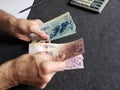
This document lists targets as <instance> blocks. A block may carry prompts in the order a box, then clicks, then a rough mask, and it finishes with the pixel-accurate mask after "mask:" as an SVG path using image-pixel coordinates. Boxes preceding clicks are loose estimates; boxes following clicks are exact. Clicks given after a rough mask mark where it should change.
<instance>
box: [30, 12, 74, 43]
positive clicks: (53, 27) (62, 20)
mask: <svg viewBox="0 0 120 90" xmlns="http://www.w3.org/2000/svg"><path fill="white" fill-rule="evenodd" d="M39 28H40V30H42V31H44V32H46V33H47V34H49V36H50V40H55V39H59V38H62V37H65V36H68V35H71V34H75V33H76V26H75V24H74V21H73V19H72V17H71V15H70V13H69V12H66V13H64V14H63V15H61V16H58V17H56V18H55V19H52V20H50V21H48V22H46V23H44V24H43V25H41V26H40V27H39ZM30 37H31V39H32V41H33V42H35V41H36V42H38V41H39V40H40V38H39V37H37V36H36V35H35V34H30Z"/></svg>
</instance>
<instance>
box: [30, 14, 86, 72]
mask: <svg viewBox="0 0 120 90" xmlns="http://www.w3.org/2000/svg"><path fill="white" fill-rule="evenodd" d="M39 28H40V30H43V31H44V32H46V33H47V34H49V36H50V40H56V39H59V38H63V37H65V36H68V35H72V34H75V33H76V26H75V24H74V22H73V19H72V17H71V15H70V13H69V12H66V13H65V14H63V15H61V16H59V17H57V18H55V19H52V20H50V21H48V22H46V23H44V24H43V25H41V26H40V27H39ZM30 37H31V38H32V43H30V44H29V53H30V54H32V53H36V52H44V53H47V54H49V55H51V56H52V55H56V56H59V55H62V54H65V63H66V68H65V70H71V69H80V68H81V69H82V68H84V63H83V59H84V57H83V55H82V54H83V53H84V52H85V49H84V40H83V38H80V39H78V40H75V41H72V42H68V43H61V44H56V43H44V42H43V41H42V40H40V39H39V38H38V37H37V36H36V35H34V34H31V35H30ZM41 41H42V42H41Z"/></svg>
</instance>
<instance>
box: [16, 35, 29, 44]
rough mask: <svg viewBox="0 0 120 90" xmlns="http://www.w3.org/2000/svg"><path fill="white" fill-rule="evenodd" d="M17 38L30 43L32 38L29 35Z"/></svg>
mask: <svg viewBox="0 0 120 90" xmlns="http://www.w3.org/2000/svg"><path fill="white" fill-rule="evenodd" d="M17 37H18V38H19V39H20V40H23V41H27V42H30V41H31V38H30V37H29V36H27V35H17Z"/></svg>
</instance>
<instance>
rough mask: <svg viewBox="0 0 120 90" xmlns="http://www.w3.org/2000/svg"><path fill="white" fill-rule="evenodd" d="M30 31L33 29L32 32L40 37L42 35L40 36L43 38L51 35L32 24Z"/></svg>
mask: <svg viewBox="0 0 120 90" xmlns="http://www.w3.org/2000/svg"><path fill="white" fill-rule="evenodd" d="M30 31H31V33H34V34H36V35H37V36H38V37H40V38H42V39H49V35H48V34H46V33H45V32H44V31H41V30H40V29H39V27H35V26H32V27H31V28H30Z"/></svg>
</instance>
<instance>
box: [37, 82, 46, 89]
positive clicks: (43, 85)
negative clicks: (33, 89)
mask: <svg viewBox="0 0 120 90" xmlns="http://www.w3.org/2000/svg"><path fill="white" fill-rule="evenodd" d="M46 85H47V83H46V84H42V85H40V86H39V88H40V89H44V88H45V87H46Z"/></svg>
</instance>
